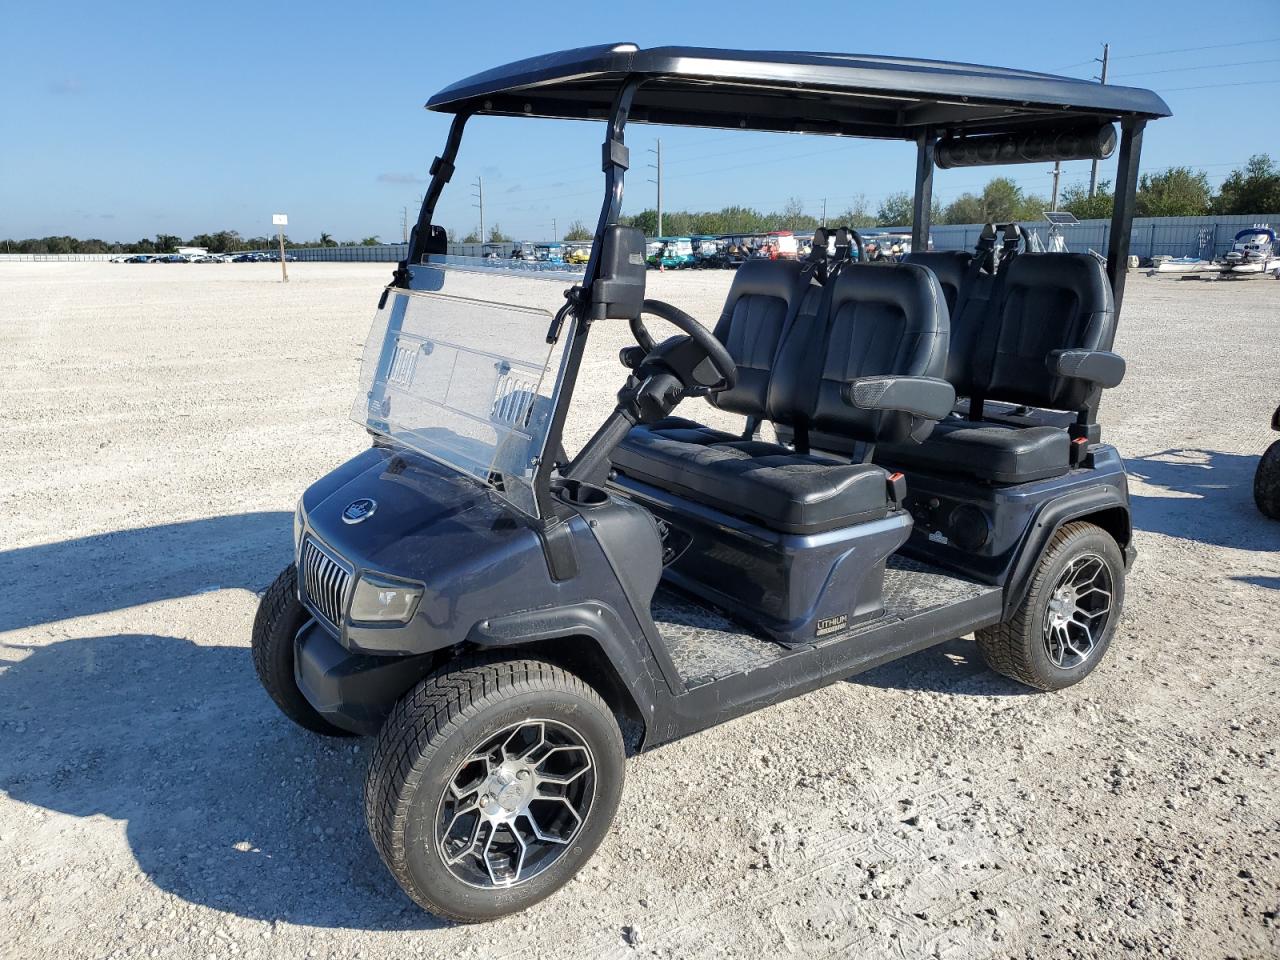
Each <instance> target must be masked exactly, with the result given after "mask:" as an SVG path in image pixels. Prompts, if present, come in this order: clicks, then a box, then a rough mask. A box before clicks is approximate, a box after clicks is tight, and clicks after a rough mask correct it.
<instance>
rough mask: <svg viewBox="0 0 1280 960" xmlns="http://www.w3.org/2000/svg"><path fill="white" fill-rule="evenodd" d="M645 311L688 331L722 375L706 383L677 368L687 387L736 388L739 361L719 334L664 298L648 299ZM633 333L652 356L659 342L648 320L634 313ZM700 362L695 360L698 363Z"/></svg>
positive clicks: (713, 390) (701, 389) (711, 390)
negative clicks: (709, 384) (735, 361)
mask: <svg viewBox="0 0 1280 960" xmlns="http://www.w3.org/2000/svg"><path fill="white" fill-rule="evenodd" d="M641 312H642V313H648V314H652V315H653V316H655V317H659V318H660V319H662V320H666V321H667V322H668V323H669V324H671V325H672V326H673V327H675V328H676V329H677V330H679V331H680V332H681V333H683V334H686V335H687V336H688V338H689V339H690V340H692V341H693V343H694V344H695V345H697V347H698V348H699V349H700V350H701V352H702V353H703V354H704V355H705V359H706V360H708V361H710V363H711V366H712V368H713V369H714V370H715V372H716V373H718V374H719V375H720V382H719V383H715V384H712V385H711V386H705V385H703V384H701V383H698V382H696V381H695V382H690V380H691V377H690V376H688V375H685V374H683V373H681V372H679V371H675V372H677V374H678V375H679V376H680V380H681V382H682V383H683V384H684V386H685V388H686V389H687V390H689V391H691V392H695V391H696V392H697V393H700V394H701V393H720V392H721V391H723V390H732V389H733V387H734V384H736V383H737V382H738V365H737V364H736V363H734V360H733V357H732V356H730V354H729V351H728V350H726V349H725V346H724V344H723V343H721V342H720V341H719V340H717V339H716V337H715V334H713V333H712V332H711V331H710V330H708V329H707V328H706V327H704V326H703V325H702V324H700V323H699V322H698V321H697V320H695V319H693V317H691V316H689V314H687V313H685V312H684V311H683V310H681V309H680V308H679V307H674V306H672V305H671V304H669V303H665V302H663V301H662V300H646V301H644V305H643V308H642V310H641ZM631 334H632V336H634V337H635V338H636V343H637V344H639V345H640V349H641V350H643V351H644V353H645V356H646V358H647V357H649V356H652V355H653V353H654V351H655V350H657V349H658V348H659V345H658V344H656V343H654V340H653V336H652V335H651V334H650V333H649V331H648V329H647V328H646V327H645V325H644V321H643V320H641V319H640V318H639V317H634V318H632V320H631ZM642 362H643V361H642ZM698 365H699V364H695V365H694V366H695V367H696V366H698ZM692 372H693V371H692V369H691V370H690V371H689V372H688V373H689V374H692Z"/></svg>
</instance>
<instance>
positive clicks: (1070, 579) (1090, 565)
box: [1042, 554, 1114, 669]
mask: <svg viewBox="0 0 1280 960" xmlns="http://www.w3.org/2000/svg"><path fill="white" fill-rule="evenodd" d="M1113 590H1114V584H1113V582H1112V575H1111V569H1110V568H1109V567H1108V566H1107V562H1106V561H1105V560H1103V559H1102V557H1100V556H1098V555H1096V554H1086V555H1085V556H1082V557H1077V558H1076V559H1075V560H1073V561H1072V562H1071V563H1070V564H1068V565H1067V568H1066V569H1065V570H1064V571H1063V572H1062V574H1061V576H1059V577H1058V581H1057V583H1056V584H1055V585H1054V587H1053V590H1052V592H1051V593H1050V595H1049V600H1048V603H1047V606H1046V608H1045V614H1044V625H1043V631H1042V633H1043V639H1044V646H1045V652H1046V653H1047V654H1048V656H1049V659H1050V661H1052V663H1053V664H1054V665H1055V666H1057V667H1060V668H1063V669H1073V668H1075V667H1078V666H1080V664H1082V663H1084V662H1085V661H1086V660H1088V659H1089V657H1091V656H1092V655H1093V653H1094V650H1095V649H1096V648H1097V646H1098V641H1099V640H1100V638H1102V637H1103V636H1104V635H1105V631H1106V629H1107V625H1108V622H1109V620H1110V618H1111V611H1112V604H1113V599H1114V598H1113Z"/></svg>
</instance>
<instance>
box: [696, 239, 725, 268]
mask: <svg viewBox="0 0 1280 960" xmlns="http://www.w3.org/2000/svg"><path fill="white" fill-rule="evenodd" d="M693 265H694V266H695V267H698V268H700V269H703V270H716V269H719V268H721V267H724V266H725V265H726V264H725V252H724V244H723V243H721V241H720V239H719V238H718V237H694V238H693Z"/></svg>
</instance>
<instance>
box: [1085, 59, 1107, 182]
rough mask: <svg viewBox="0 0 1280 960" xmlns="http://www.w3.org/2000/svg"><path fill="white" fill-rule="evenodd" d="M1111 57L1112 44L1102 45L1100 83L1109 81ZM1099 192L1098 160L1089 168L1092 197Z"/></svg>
mask: <svg viewBox="0 0 1280 960" xmlns="http://www.w3.org/2000/svg"><path fill="white" fill-rule="evenodd" d="M1110 59H1111V44H1109V43H1104V44H1103V45H1102V60H1101V61H1099V62H1100V63H1101V64H1102V76H1100V77H1098V82H1099V83H1106V82H1107V62H1108V61H1109V60H1110ZM1097 192H1098V161H1097V160H1095V161H1093V164H1092V165H1091V166H1090V168H1089V196H1090V197H1092V196H1093V195H1094V194H1095V193H1097Z"/></svg>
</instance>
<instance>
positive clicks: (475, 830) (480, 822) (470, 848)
mask: <svg viewBox="0 0 1280 960" xmlns="http://www.w3.org/2000/svg"><path fill="white" fill-rule="evenodd" d="M458 816H461V814H459V815H458ZM457 820H458V817H456V816H455V817H454V818H453V822H452V823H450V824H449V832H448V833H446V834H445V839H448V837H449V833H452V832H453V827H454V825H455V824H456V823H457ZM483 826H484V818H483V817H480V816H477V817H476V822H475V824H474V825H472V827H471V834H470V836H469V837H468V838H467V843H466V845H465V846H464V847H462V849H460V850H459V851H458V852H457V853H456V854H454V855H453V856H447V855H446V857H445V862H446V863H461V862H462V861H463V860H464V859H466V858H467V857H469V856H473V855H474V854H475V850H476V845H477V844H478V843H479V842H480V830H481V828H482V827H483Z"/></svg>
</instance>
